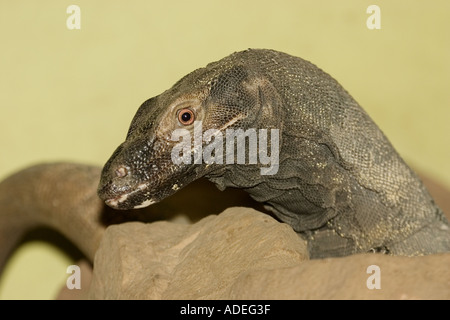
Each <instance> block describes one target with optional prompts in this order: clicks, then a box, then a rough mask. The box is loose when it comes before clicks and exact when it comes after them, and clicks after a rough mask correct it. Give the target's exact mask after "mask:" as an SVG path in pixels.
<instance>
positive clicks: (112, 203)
mask: <svg viewBox="0 0 450 320" xmlns="http://www.w3.org/2000/svg"><path fill="white" fill-rule="evenodd" d="M148 186H149V184H147V183H142V184H140V185H138V186H137V187H136V189H135V190H133V191H131V192H128V193H124V194H121V195H120V196H117V197H114V198H110V199H106V200H105V203H106V204H107V205H108V206H109V207H111V208H114V209H121V207H122V205H121V204H123V203H124V202H125V201H126V200H127V199H128V198H129V197H130V196H132V195H134V194H136V193H138V192H141V191H143V190H145V189H146V188H147V187H148ZM156 202H157V201H155V200H153V199H146V200H144V201H142V202H141V203H140V204H137V205H135V206H133V209H140V208H145V207H148V206H149V205H152V204H154V203H156Z"/></svg>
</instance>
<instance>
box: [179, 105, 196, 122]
mask: <svg viewBox="0 0 450 320" xmlns="http://www.w3.org/2000/svg"><path fill="white" fill-rule="evenodd" d="M194 120H195V114H194V111H192V110H191V109H189V108H184V109H181V110H179V111H178V121H179V122H180V123H181V124H182V125H184V126H188V125H190V124H192V123H194Z"/></svg>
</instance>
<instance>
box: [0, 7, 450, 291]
mask: <svg viewBox="0 0 450 320" xmlns="http://www.w3.org/2000/svg"><path fill="white" fill-rule="evenodd" d="M125 3H126V4H127V5H125ZM70 4H77V5H79V6H80V8H81V30H68V29H67V27H66V19H67V17H68V16H69V15H68V14H67V13H66V8H67V7H68V6H69V5H70ZM371 4H377V5H379V6H380V8H381V26H382V29H381V30H369V29H368V28H367V27H366V19H367V18H368V17H369V14H367V13H366V8H367V7H368V6H369V5H371ZM449 14H450V2H449V1H446V0H442V1H438V0H435V1H433V2H432V5H431V3H430V2H427V1H414V2H411V1H398V0H390V1H380V0H378V1H361V0H353V1H349V0H345V1H332V0H330V1H312V0H311V1H287V0H284V1H283V0H278V1H261V0H254V1H253V0H252V1H227V2H226V3H225V2H224V1H204V0H197V1H174V3H170V2H169V1H136V0H132V1H127V2H124V1H110V0H109V1H106V0H103V1H2V2H1V3H0V110H1V115H0V133H1V134H0V146H1V154H0V179H2V178H4V177H6V176H7V175H8V174H10V173H12V172H14V171H15V170H18V169H20V168H23V167H25V166H28V165H31V164H34V163H36V162H42V161H55V160H72V161H79V162H84V163H93V164H97V165H103V163H104V162H105V161H106V160H107V158H108V157H109V156H110V154H111V153H112V151H113V150H114V149H115V147H116V146H117V145H118V144H119V143H120V142H121V141H122V140H123V139H124V137H125V134H126V131H127V129H128V125H129V123H130V121H131V119H132V117H133V115H134V113H135V112H136V110H137V108H138V106H139V105H140V104H141V103H142V102H143V101H144V100H146V99H148V98H149V97H152V96H154V95H157V94H159V93H161V92H162V91H164V90H165V89H167V88H169V87H170V86H171V85H172V84H173V83H175V82H176V81H177V80H178V79H179V78H180V77H182V76H183V75H185V74H186V73H188V72H190V71H192V70H194V69H195V68H198V67H202V66H204V65H206V64H207V63H208V62H211V61H214V60H218V59H220V58H222V57H224V56H226V55H228V54H230V53H231V52H234V51H239V50H243V49H246V48H249V47H252V48H272V49H276V50H280V51H284V52H287V53H290V54H293V55H296V56H300V57H303V58H305V59H307V60H310V61H312V62H313V63H315V64H317V65H318V66H319V67H321V68H322V69H324V70H325V71H327V72H328V73H330V74H331V75H332V76H333V77H335V78H336V79H337V80H338V81H339V82H340V83H341V84H342V85H343V86H344V87H345V88H346V89H347V90H348V91H349V92H350V93H351V94H352V95H353V96H354V97H355V99H356V100H357V101H358V102H359V103H360V104H361V105H362V106H363V107H364V108H365V109H366V110H367V111H368V113H369V114H370V115H371V116H372V117H373V118H374V120H375V121H376V122H377V123H378V124H379V126H380V127H381V128H382V130H383V131H384V132H385V133H386V135H387V136H388V137H389V138H390V140H391V141H392V143H393V144H394V146H395V147H396V148H397V149H398V151H399V152H400V154H402V155H403V157H404V158H405V159H406V161H407V162H408V163H410V164H411V165H412V166H413V167H414V168H416V169H418V170H420V171H422V172H426V173H428V174H430V175H431V176H433V177H435V178H437V179H438V180H440V181H441V182H442V183H443V184H444V185H446V186H449V187H450V148H449V145H450V144H449V142H450V138H449V134H448V121H449V120H450V108H449V107H450V94H449V89H450V88H449V83H450V62H449V57H450V41H449V39H450V34H449V33H450V19H449ZM0 210H1V209H0ZM71 263H73V261H71V260H70V258H69V257H68V256H67V255H65V254H64V252H61V251H59V250H58V249H56V248H55V247H53V246H52V245H50V244H48V243H44V242H37V241H36V242H31V243H27V244H26V245H25V246H22V247H21V248H20V249H19V250H18V251H16V253H15V254H14V256H13V257H12V259H11V260H10V263H9V264H8V266H7V269H6V271H5V272H4V274H3V275H2V276H1V278H0V298H9V299H15V298H26V299H35V298H41V299H42V298H43V299H46V298H52V297H54V296H55V294H56V292H57V291H58V289H59V288H60V287H61V285H63V284H64V283H65V280H66V279H67V277H68V274H66V268H67V266H68V265H69V264H71Z"/></svg>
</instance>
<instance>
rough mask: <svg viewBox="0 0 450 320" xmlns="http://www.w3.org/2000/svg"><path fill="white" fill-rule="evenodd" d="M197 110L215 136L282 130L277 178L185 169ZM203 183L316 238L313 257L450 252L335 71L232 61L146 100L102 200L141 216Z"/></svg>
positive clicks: (263, 58)
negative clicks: (178, 150) (183, 158)
mask: <svg viewBox="0 0 450 320" xmlns="http://www.w3.org/2000/svg"><path fill="white" fill-rule="evenodd" d="M186 112H188V113H189V114H190V116H189V117H188V118H189V119H191V120H194V119H195V120H196V121H202V129H203V132H205V131H207V130H209V129H217V130H219V131H220V132H222V133H223V136H225V133H226V129H243V130H247V129H249V128H255V129H279V130H280V137H279V138H280V153H279V168H278V171H277V173H276V174H274V175H261V171H260V169H261V167H264V166H263V165H261V164H251V165H250V164H209V165H208V164H205V163H202V164H193V163H192V164H184V163H182V164H175V163H174V162H173V161H172V158H171V152H172V150H173V148H174V146H175V145H176V144H177V143H178V142H177V141H172V139H171V137H172V133H173V131H174V130H175V129H180V128H183V129H187V130H189V131H190V133H191V136H193V135H194V125H195V123H191V121H184V120H183V119H182V118H180V115H182V114H183V113H186ZM204 144H205V142H204ZM223 148H224V150H225V148H226V146H225V141H224V146H223ZM203 176H205V177H207V178H208V179H210V180H211V181H213V182H214V183H215V184H216V185H217V186H218V187H219V189H224V188H226V187H234V188H242V189H244V190H246V191H247V192H248V193H249V194H250V195H251V196H252V197H253V198H254V199H256V200H257V201H260V202H263V203H265V204H266V205H267V208H268V209H270V210H271V211H273V212H274V214H275V215H276V216H277V217H278V218H279V219H280V220H281V221H283V222H286V223H288V224H290V225H291V226H292V228H293V229H294V230H295V231H296V232H298V233H299V234H300V235H301V236H302V237H304V238H305V239H306V240H307V241H308V245H309V250H310V255H311V257H312V258H322V257H330V256H343V255H348V254H354V253H358V252H367V251H375V252H384V253H389V254H397V255H408V256H410V255H422V254H430V253H436V252H445V251H450V231H449V223H448V221H447V220H446V218H445V217H444V215H443V213H442V211H441V210H440V209H439V208H438V207H437V206H436V204H435V203H434V201H433V199H432V198H431V196H430V195H429V193H428V191H427V190H426V189H425V187H424V186H423V184H422V182H421V181H420V179H419V178H418V177H417V175H416V174H415V173H414V172H413V171H412V170H411V169H410V168H409V167H408V166H407V165H406V164H405V162H404V161H403V160H402V159H401V157H400V156H399V155H398V154H397V152H396V151H395V150H394V148H393V147H392V145H391V144H390V142H389V141H388V139H387V138H386V137H385V136H384V134H383V133H382V132H381V131H380V129H379V128H378V127H377V126H376V125H375V124H374V122H373V121H372V120H371V119H370V117H369V116H368V115H367V114H366V113H365V112H364V110H363V109H362V108H361V107H360V106H359V105H358V104H357V102H356V101H355V100H354V99H353V98H352V97H351V96H350V95H349V94H348V93H347V92H346V91H345V90H344V89H343V88H342V87H341V86H340V85H339V84H338V83H337V82H336V81H335V80H334V79H333V78H331V77H330V76H329V75H328V74H326V73H325V72H323V71H322V70H320V69H319V68H317V67H316V66H314V65H313V64H311V63H309V62H307V61H305V60H302V59H300V58H296V57H293V56H290V55H287V54H284V53H281V52H276V51H272V50H247V51H243V52H238V53H235V54H232V55H230V56H228V57H226V58H224V59H222V60H220V61H217V62H214V63H211V64H209V65H208V66H207V67H206V68H202V69H198V70H195V71H194V72H192V73H190V74H188V75H187V76H185V77H184V78H182V79H181V80H180V81H178V82H177V83H176V84H175V85H174V86H173V87H172V88H171V89H169V90H167V91H165V92H164V93H162V94H161V95H159V96H157V97H154V98H151V99H149V100H147V101H146V102H144V103H143V105H142V106H141V107H140V108H139V110H138V112H137V114H136V115H135V117H134V119H133V121H132V123H131V127H130V129H129V132H128V135H127V138H126V140H125V142H123V143H122V144H121V145H120V146H119V147H118V148H117V150H116V151H115V152H114V154H113V155H112V157H111V158H110V159H109V161H108V162H107V163H106V165H105V167H104V168H103V172H102V176H101V181H100V185H99V189H98V193H99V196H100V198H101V199H103V200H104V201H105V202H106V203H107V204H108V205H109V206H111V207H113V208H116V209H131V208H140V207H145V206H148V205H150V204H153V203H156V202H159V201H161V200H162V199H164V198H166V197H168V196H170V195H171V194H173V193H175V192H176V191H177V190H179V189H180V188H182V187H184V186H186V185H187V184H189V183H190V182H192V181H194V180H196V179H198V178H200V177H203ZM195 201H207V199H196V200H195ZM187 205H188V204H187Z"/></svg>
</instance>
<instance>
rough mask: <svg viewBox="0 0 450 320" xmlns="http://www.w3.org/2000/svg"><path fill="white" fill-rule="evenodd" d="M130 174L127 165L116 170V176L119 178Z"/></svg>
mask: <svg viewBox="0 0 450 320" xmlns="http://www.w3.org/2000/svg"><path fill="white" fill-rule="evenodd" d="M127 174H128V169H127V168H126V167H119V168H117V170H116V176H117V177H118V178H123V177H125V176H126V175H127Z"/></svg>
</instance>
